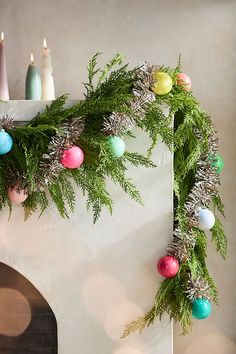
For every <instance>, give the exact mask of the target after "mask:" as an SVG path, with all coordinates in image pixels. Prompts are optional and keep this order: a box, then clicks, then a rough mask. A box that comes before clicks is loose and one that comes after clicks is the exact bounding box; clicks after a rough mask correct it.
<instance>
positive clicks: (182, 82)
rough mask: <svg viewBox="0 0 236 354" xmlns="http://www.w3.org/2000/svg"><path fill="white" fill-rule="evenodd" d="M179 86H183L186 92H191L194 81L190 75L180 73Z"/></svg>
mask: <svg viewBox="0 0 236 354" xmlns="http://www.w3.org/2000/svg"><path fill="white" fill-rule="evenodd" d="M177 85H179V86H183V89H184V90H185V91H190V90H191V87H192V81H191V79H190V77H189V76H188V75H186V74H184V73H179V74H178V75H177Z"/></svg>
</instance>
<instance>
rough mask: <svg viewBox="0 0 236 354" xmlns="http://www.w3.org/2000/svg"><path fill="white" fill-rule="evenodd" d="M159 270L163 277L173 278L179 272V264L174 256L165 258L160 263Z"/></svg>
mask: <svg viewBox="0 0 236 354" xmlns="http://www.w3.org/2000/svg"><path fill="white" fill-rule="evenodd" d="M157 270H158V272H159V273H160V274H161V275H162V276H163V277H165V278H172V277H174V276H175V275H176V274H177V273H178V271H179V262H178V260H177V259H176V258H174V257H172V256H164V257H162V258H161V259H160V260H159V261H158V263H157Z"/></svg>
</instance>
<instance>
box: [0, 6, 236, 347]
mask: <svg viewBox="0 0 236 354" xmlns="http://www.w3.org/2000/svg"><path fill="white" fill-rule="evenodd" d="M235 13H236V1H233V0H231V1H230V0H215V1H213V0H205V1H204V0H203V1H201V0H193V1H188V0H165V1H164V0H163V1H161V0H146V1H144V0H100V1H99V0H77V1H76V0H74V1H73V0H67V1H62V0H58V1H56V0H41V1H37V0H0V26H1V29H2V30H4V31H5V35H6V38H7V45H8V47H7V62H8V72H9V78H10V90H11V96H12V98H15V99H20V98H23V92H24V77H25V70H26V67H27V65H28V58H29V54H30V52H31V51H33V52H34V53H35V56H36V59H37V61H38V62H39V61H40V56H41V54H40V52H41V48H40V47H41V43H42V38H43V36H44V35H46V37H47V39H48V43H49V46H50V47H51V50H52V53H53V60H54V69H55V72H54V77H55V83H56V91H57V94H61V93H64V92H70V93H71V94H72V97H73V98H81V97H82V86H81V81H85V80H86V72H85V65H86V63H87V61H88V58H89V57H90V56H91V55H92V54H93V53H94V52H96V51H102V52H104V56H103V58H102V59H101V62H103V61H105V60H106V59H108V58H109V57H110V56H111V55H112V54H114V53H116V52H117V51H119V52H121V53H123V54H125V55H126V58H127V60H128V61H129V62H130V63H131V64H132V65H133V64H137V63H138V62H139V61H141V60H144V59H151V60H152V61H154V62H157V63H165V64H167V65H174V64H175V62H176V60H177V57H178V54H179V53H180V52H181V53H182V56H183V64H184V68H185V72H187V73H188V74H189V75H190V76H191V78H192V80H193V90H194V92H195V94H196V95H197V96H198V98H199V99H200V100H201V102H202V105H203V107H204V108H205V109H207V110H208V112H209V113H210V114H211V115H212V116H213V119H214V121H215V124H216V127H217V128H218V130H219V133H220V138H221V141H222V143H221V152H222V155H223V156H224V159H225V162H226V168H225V171H224V172H223V174H222V195H223V199H224V202H225V204H226V214H227V219H226V221H225V227H226V232H227V234H228V238H229V252H228V259H227V261H226V262H223V261H221V260H220V258H219V257H218V256H217V255H216V254H215V252H214V250H213V249H212V247H211V246H210V248H209V267H210V269H211V271H212V274H213V275H214V276H215V278H216V280H217V284H218V287H219V290H220V302H221V306H220V307H219V308H216V307H214V308H213V314H212V316H211V318H210V319H209V320H207V321H203V322H197V323H196V324H195V327H194V330H193V332H192V334H191V335H190V336H189V337H185V338H184V337H178V336H177V334H178V333H179V330H178V329H176V337H175V348H176V350H175V352H176V353H179V354H180V353H181V354H188V353H190V352H191V353H192V354H195V353H198V352H199V350H200V349H201V353H203V354H206V353H207V354H208V353H211V352H214V354H222V353H224V354H232V353H235V352H236V344H235V342H236V335H235V326H236V320H235V317H236V289H235V283H236V281H235V271H234V270H235V266H236V260H235V251H236V250H235V248H236V241H235V240H236V238H235V226H236V221H235V219H236V218H235V214H236V208H235V189H236V188H235V187H236V183H235V178H234V176H235V172H236V167H235V157H236V151H235V150H236V144H235V131H236V129H235V126H236V117H235V113H236V100H235V91H236V90H235V89H236V80H235V76H236V75H235V64H236V25H235ZM163 354H166V353H163Z"/></svg>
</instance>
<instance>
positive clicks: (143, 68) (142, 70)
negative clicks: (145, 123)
mask: <svg viewBox="0 0 236 354" xmlns="http://www.w3.org/2000/svg"><path fill="white" fill-rule="evenodd" d="M155 70H156V67H155V66H154V65H152V64H151V63H149V62H144V63H142V64H140V66H139V67H138V68H137V70H136V74H137V81H136V83H135V87H134V89H133V94H134V99H133V100H131V101H130V102H128V104H127V106H128V107H129V108H131V110H132V112H133V115H135V114H137V115H138V116H139V117H143V116H144V115H145V106H146V105H147V104H148V103H151V102H154V101H155V94H154V93H153V92H152V91H151V87H152V85H153V83H154V81H153V72H154V71H155ZM134 126H135V121H134V119H133V117H132V116H131V115H128V114H126V113H121V112H112V114H111V115H110V116H109V117H108V118H105V119H104V123H103V129H102V131H103V132H104V133H105V134H107V135H122V134H125V133H127V132H128V131H130V130H132V129H133V128H134Z"/></svg>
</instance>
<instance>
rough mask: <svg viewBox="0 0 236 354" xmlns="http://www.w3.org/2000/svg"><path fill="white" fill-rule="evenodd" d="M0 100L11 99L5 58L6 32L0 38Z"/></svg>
mask: <svg viewBox="0 0 236 354" xmlns="http://www.w3.org/2000/svg"><path fill="white" fill-rule="evenodd" d="M0 100H2V101H8V100H9V91H8V81H7V69H6V59H5V42H4V33H3V32H2V33H1V40H0Z"/></svg>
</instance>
